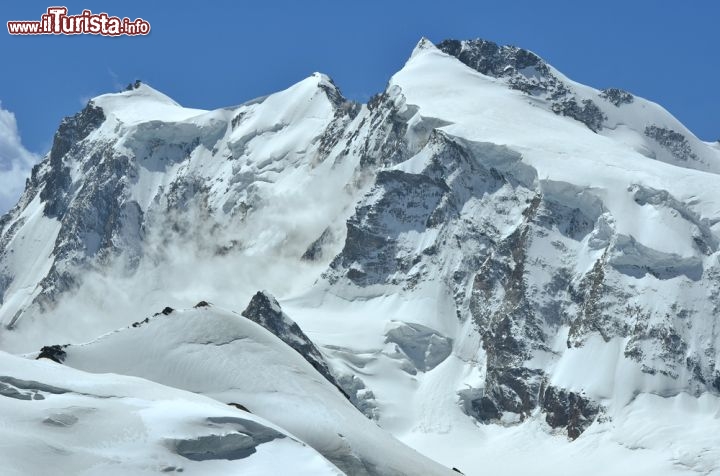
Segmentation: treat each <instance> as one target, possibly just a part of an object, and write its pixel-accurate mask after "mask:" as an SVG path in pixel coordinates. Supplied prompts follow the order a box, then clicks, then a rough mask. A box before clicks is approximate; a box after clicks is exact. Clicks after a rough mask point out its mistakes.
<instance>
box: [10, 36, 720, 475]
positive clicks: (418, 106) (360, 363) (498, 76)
mask: <svg viewBox="0 0 720 476" xmlns="http://www.w3.org/2000/svg"><path fill="white" fill-rule="evenodd" d="M719 172H720V149H719V148H718V146H717V144H708V143H705V142H702V141H700V140H699V139H698V138H696V137H695V136H694V135H693V134H692V133H691V132H690V131H689V130H687V129H686V128H685V127H684V126H683V125H682V124H681V123H680V122H679V121H677V120H676V119H675V118H674V117H672V115H670V114H669V113H668V112H667V111H665V110H664V109H663V108H662V107H660V106H659V105H657V104H654V103H652V102H649V101H646V100H644V99H642V98H640V97H637V96H635V95H633V94H631V93H629V92H626V91H622V90H620V89H617V88H607V89H604V90H596V89H594V88H590V87H587V86H584V85H581V84H578V83H576V82H574V81H572V80H571V79H569V78H567V77H566V76H564V75H563V74H562V73H561V72H560V71H558V70H557V69H555V68H554V67H553V66H552V65H550V64H548V63H547V62H546V61H545V60H543V59H542V58H541V57H540V56H539V55H537V54H535V53H533V52H530V51H527V50H524V49H522V48H518V47H511V46H501V45H497V44H495V43H492V42H490V41H485V40H469V41H456V40H448V41H443V42H440V43H438V44H437V45H435V44H433V43H432V42H431V41H430V40H428V39H423V40H421V41H420V42H419V43H418V45H417V47H416V48H415V50H414V51H413V52H412V54H411V56H410V58H409V59H408V61H407V62H406V64H405V65H404V66H403V68H402V69H401V70H400V71H398V72H397V73H396V74H394V75H393V76H392V77H391V78H390V80H389V82H388V85H387V87H386V88H385V90H384V91H382V92H381V93H379V94H377V95H375V96H373V97H372V98H371V99H370V100H369V101H368V102H367V103H366V104H358V103H356V102H353V101H349V100H347V99H345V98H344V97H343V96H342V94H341V93H340V91H339V89H338V88H337V86H336V85H335V84H334V83H333V82H332V81H331V80H330V79H329V78H328V77H327V76H325V75H322V74H313V75H311V76H309V77H308V78H305V79H304V80H302V81H300V82H298V83H297V84H295V85H293V86H291V87H289V88H288V89H286V90H284V91H280V92H278V93H275V94H271V95H269V96H265V97H262V98H258V99H255V100H252V101H248V102H246V103H243V104H240V105H238V106H235V107H229V108H224V109H219V110H215V111H201V110H196V109H187V108H183V107H182V106H180V105H178V104H177V103H175V102H174V101H172V100H171V99H169V98H168V97H167V96H165V95H163V94H162V93H160V92H158V91H155V90H153V89H152V88H150V87H149V86H146V85H142V84H139V85H137V87H134V86H133V87H132V88H130V89H129V90H128V91H124V92H122V93H117V94H108V95H103V96H99V97H97V98H94V99H93V100H92V101H91V103H89V104H88V106H87V107H86V108H85V109H84V110H83V111H81V112H80V113H79V114H78V115H76V116H74V117H72V118H69V119H67V120H66V121H64V122H63V124H62V126H61V127H60V129H59V131H58V134H57V136H56V141H55V145H54V147H53V150H52V151H51V153H50V154H49V155H48V157H46V159H45V160H44V161H43V162H42V163H41V164H40V165H38V166H37V167H36V168H35V170H34V172H33V176H32V177H31V179H30V181H29V182H28V187H27V189H26V191H25V193H24V194H23V196H22V198H21V199H20V202H19V203H18V206H17V207H15V208H14V209H13V210H12V211H11V212H10V213H9V214H8V215H6V216H5V217H3V218H2V220H0V294H1V295H2V305H1V306H0V319H1V320H2V323H3V324H4V325H5V326H6V327H8V328H11V330H7V329H4V330H3V333H2V334H1V335H0V337H1V340H0V346H2V348H3V349H12V350H14V351H16V352H18V353H20V352H29V351H37V350H38V349H41V348H43V346H44V348H43V350H42V353H41V355H38V356H39V357H41V358H40V359H39V360H40V361H43V362H47V361H48V360H55V361H56V362H57V361H59V362H64V363H65V364H66V365H70V366H77V367H79V368H82V369H85V370H92V371H97V372H117V373H120V374H130V375H139V376H142V377H144V378H148V379H151V380H156V381H158V382H160V383H163V384H166V385H172V386H177V387H179V388H181V389H185V390H191V391H193V392H199V393H202V394H205V395H208V396H210V397H212V398H214V399H216V400H220V401H221V402H223V403H231V404H234V405H237V406H238V407H243V408H247V409H248V410H250V411H252V412H253V413H254V414H257V415H260V416H264V417H266V418H267V419H268V420H270V421H273V422H274V423H277V424H279V426H280V427H281V428H283V429H285V430H287V432H289V433H292V434H294V435H297V436H298V437H299V438H301V439H302V440H303V441H305V442H307V443H308V444H310V445H311V446H312V447H313V448H315V449H316V450H318V451H319V452H320V453H322V454H323V455H324V456H326V457H327V458H328V459H330V460H331V461H332V462H333V463H335V464H337V465H338V466H339V467H340V468H341V469H344V470H347V472H348V473H351V474H357V473H359V474H363V472H367V473H370V474H374V473H378V474H384V473H383V471H386V470H387V471H386V473H387V472H389V473H390V474H392V471H396V472H398V473H399V474H427V471H430V470H434V469H433V468H437V467H436V466H434V465H432V463H429V462H428V461H427V460H425V459H422V458H421V459H417V458H418V456H417V455H416V454H415V453H412V452H410V451H409V450H408V449H407V447H405V446H403V445H401V444H400V443H399V442H398V441H397V440H395V439H392V438H390V439H388V438H389V437H388V434H387V433H388V432H389V433H391V434H393V435H395V436H396V437H397V438H399V439H401V440H402V441H403V442H404V443H407V444H408V445H410V446H412V447H413V448H415V449H418V450H419V451H421V452H422V453H423V454H425V455H428V456H430V457H432V458H433V459H435V460H437V461H439V462H441V463H442V464H444V465H445V466H447V467H453V466H455V467H458V468H459V469H461V470H463V471H464V472H465V473H466V474H477V473H480V474H482V473H490V474H524V473H526V472H527V466H528V461H531V462H532V463H531V464H532V467H533V471H535V472H536V473H537V474H556V473H557V467H558V464H560V463H559V462H561V463H562V464H563V465H565V466H568V467H570V468H573V470H574V471H575V472H577V473H583V474H603V473H605V474H606V473H616V474H623V473H624V472H627V467H630V466H632V467H633V468H645V469H643V470H642V471H646V473H645V474H648V475H654V474H675V473H677V474H686V473H688V472H690V471H695V472H700V473H704V474H712V473H713V471H715V472H717V471H718V470H719V469H720V467H719V466H718V463H717V462H718V461H720V454H719V453H718V450H717V448H720V441H719V440H718V436H717V432H716V431H715V430H714V428H715V426H717V409H718V405H719V404H720V403H719V402H720V400H719V399H718V393H719V392H720V365H719V364H718V349H720V332H718V328H719V322H720V321H718V316H720V307H719V305H718V303H719V302H720V261H719V260H718V258H719V257H720V250H719V244H720V198H719V197H718V194H717V193H716V191H717V190H718V189H720V174H719ZM258 289H268V290H270V291H271V292H272V293H273V295H275V296H277V297H278V299H277V300H276V299H275V298H273V297H272V295H270V294H269V293H268V292H262V293H259V294H258V293H257V290H258ZM200 299H204V300H206V301H207V302H212V303H214V304H215V305H217V307H214V306H210V305H205V304H203V305H198V307H197V308H196V309H193V310H191V311H172V310H171V309H169V308H168V310H167V312H163V313H160V314H158V315H157V316H155V317H152V318H148V319H147V320H142V321H139V322H138V323H136V324H137V325H136V326H135V327H130V328H129V329H125V330H122V331H120V332H114V330H115V329H117V328H123V326H128V325H130V324H131V322H132V321H133V320H136V319H138V317H137V316H149V315H151V314H153V312H154V311H157V310H158V309H162V308H163V306H165V305H167V303H173V305H172V306H173V307H174V308H178V309H183V308H190V307H191V306H193V305H194V304H195V303H196V302H197V301H198V300H200ZM248 302H250V303H251V305H250V306H248ZM280 304H282V308H281V307H280ZM221 309H234V310H236V311H239V310H242V309H246V311H245V315H247V316H248V317H249V318H250V319H252V320H254V321H256V322H258V323H260V324H261V326H258V325H256V324H254V323H252V322H250V321H249V320H247V319H245V318H243V317H240V316H239V315H237V314H234V313H227V312H224V311H221ZM288 316H290V317H291V318H292V320H290V317H288ZM263 327H264V329H263ZM268 329H269V331H268ZM108 332H110V334H107V335H106V336H105V337H103V338H100V339H96V338H97V336H98V335H101V334H103V333H108ZM48 335H52V337H51V338H48V337H47V336H48ZM308 336H309V337H310V338H312V341H311V340H310V338H308ZM88 341H90V344H87V345H83V346H80V345H70V346H65V344H66V343H73V344H78V343H80V342H88ZM138 342H141V343H142V345H140V344H138ZM53 343H59V344H63V345H60V346H52V345H48V344H53ZM288 344H289V345H288ZM32 355H33V356H34V355H35V354H32ZM14 378H17V379H19V380H22V381H25V382H30V381H37V382H41V383H44V382H43V381H42V380H41V379H37V378H32V376H31V375H28V376H27V377H22V376H14ZM333 378H334V379H335V380H333ZM331 382H332V383H337V384H339V386H340V387H341V388H343V390H344V391H345V392H346V393H347V394H348V395H349V396H350V399H351V401H352V403H353V404H354V405H355V406H356V407H357V409H360V410H361V411H362V413H364V414H365V416H367V417H370V419H372V421H371V420H370V419H367V418H364V417H363V415H362V414H360V413H359V412H358V411H357V409H356V408H353V406H352V405H351V404H350V402H348V400H347V398H345V397H344V396H343V395H342V393H341V392H340V391H338V389H337V388H336V387H335V386H333V384H332V383H331ZM16 383H17V382H16ZM45 383H47V384H48V385H52V382H45ZM3 385H4V386H3V387H2V388H3V392H5V393H6V394H7V395H6V397H8V398H9V399H10V398H13V397H12V396H10V395H22V396H23V397H20V398H25V399H29V400H23V401H35V400H32V399H33V398H35V397H34V395H41V396H43V397H46V398H45V399H46V400H49V398H47V396H46V395H45V394H44V393H42V392H40V391H38V392H35V391H34V390H33V389H32V388H30V387H27V388H20V387H18V386H15V385H14V384H12V383H11V382H9V381H4V382H3ZM23 385H24V384H23ZM55 386H57V387H58V388H65V387H62V386H60V385H55ZM35 390H37V389H35ZM18 401H20V400H18ZM333 412H337V413H333ZM338 415H339V416H338ZM71 420H72V418H65V417H58V418H55V419H54V420H53V421H55V423H56V424H58V425H62V424H69V422H70V421H71ZM687 422H691V423H687ZM376 423H377V425H379V426H380V427H382V428H383V430H384V431H381V430H379V429H378V428H377V425H376ZM340 435H342V436H340ZM363 435H366V436H363ZM200 436H203V435H194V436H192V438H190V439H192V440H197V441H194V442H193V443H187V444H185V443H183V444H182V445H180V447H181V448H182V449H183V451H185V450H187V451H186V453H187V455H190V456H192V457H193V458H202V454H205V453H208V454H209V450H208V451H206V449H207V448H208V447H210V446H217V447H218V448H220V449H223V448H225V449H227V450H228V453H229V454H236V453H235V451H236V450H237V451H240V452H243V451H245V450H243V449H242V448H244V445H245V444H246V443H249V441H248V440H247V439H245V438H242V437H237V436H234V437H231V438H230V439H229V440H227V441H224V440H222V441H221V440H214V439H213V440H207V439H201V438H199V437H200ZM283 440H285V439H276V440H273V441H272V442H268V443H262V444H260V445H259V446H258V448H259V450H258V452H257V453H258V454H260V453H262V451H261V450H262V448H263V445H270V444H283V443H281V441H283ZM398 445H400V446H398ZM176 447H177V445H176ZM637 448H642V449H643V450H642V451H637V450H636V449H637ZM668 448H672V451H669V450H668ZM223 451H224V450H223ZM500 456H502V457H500ZM253 457H254V456H253ZM185 459H186V460H188V459H187V458H185ZM188 461H193V460H192V459H190V460H188ZM623 465H625V466H623ZM628 465H630V466H628ZM418 467H420V468H421V469H420V470H418ZM389 468H391V469H389ZM428 468H429V469H428ZM437 470H438V472H442V471H443V470H442V468H439V469H437Z"/></svg>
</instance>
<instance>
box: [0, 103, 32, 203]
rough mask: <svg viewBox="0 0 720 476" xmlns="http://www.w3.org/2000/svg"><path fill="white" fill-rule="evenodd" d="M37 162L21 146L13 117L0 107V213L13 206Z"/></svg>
mask: <svg viewBox="0 0 720 476" xmlns="http://www.w3.org/2000/svg"><path fill="white" fill-rule="evenodd" d="M37 161H38V157H37V156H35V155H34V154H32V153H30V152H28V151H27V150H26V149H25V147H23V145H22V142H21V140H20V134H19V132H18V128H17V122H16V121H15V115H14V114H13V113H12V112H10V111H8V110H5V109H3V108H2V106H1V105H0V213H5V212H7V211H8V210H9V209H10V208H11V207H13V206H14V205H15V203H16V202H17V199H18V197H20V194H21V193H22V191H23V188H24V187H25V180H26V179H27V178H28V177H29V176H30V169H31V167H32V166H33V165H34V164H35V163H36V162H37Z"/></svg>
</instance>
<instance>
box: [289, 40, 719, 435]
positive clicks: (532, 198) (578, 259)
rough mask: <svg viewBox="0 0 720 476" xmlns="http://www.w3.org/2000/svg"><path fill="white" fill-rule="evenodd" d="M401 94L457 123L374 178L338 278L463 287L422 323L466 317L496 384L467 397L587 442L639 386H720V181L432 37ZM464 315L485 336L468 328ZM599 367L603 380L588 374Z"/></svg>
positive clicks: (371, 290) (381, 290) (330, 278)
mask: <svg viewBox="0 0 720 476" xmlns="http://www.w3.org/2000/svg"><path fill="white" fill-rule="evenodd" d="M389 90H391V91H394V94H396V95H397V96H402V98H403V100H404V102H405V104H406V105H407V107H408V108H411V109H412V110H414V111H415V117H414V118H411V119H410V122H412V121H413V120H417V119H416V117H418V116H420V117H431V118H434V119H435V120H437V121H439V122H441V123H445V124H446V125H444V126H441V127H439V128H437V129H436V132H435V133H434V134H433V135H431V137H430V140H429V142H428V143H427V145H426V146H425V147H424V148H423V149H422V150H421V151H420V152H419V153H418V154H416V155H415V156H413V157H411V158H410V159H408V160H407V161H405V162H403V163H401V164H398V165H396V166H394V167H391V168H388V169H386V170H382V171H380V172H379V173H378V174H377V177H376V180H375V183H374V185H373V187H372V188H371V190H370V191H369V192H368V193H367V194H366V195H365V196H364V197H363V199H362V200H361V201H360V203H359V205H358V206H357V207H356V212H355V215H354V216H353V217H351V218H350V220H348V222H347V239H346V242H345V246H344V248H343V250H342V252H341V253H340V254H339V255H338V256H337V257H336V258H335V259H334V260H333V262H332V263H331V265H330V270H329V271H328V272H327V273H326V274H325V275H324V277H325V281H326V283H327V286H328V289H331V290H333V292H335V293H336V294H338V295H340V296H342V297H344V298H346V299H350V300H353V299H356V298H357V297H358V296H364V297H366V298H367V297H373V296H382V295H385V294H387V293H388V291H390V290H392V291H391V292H398V293H402V294H403V295H404V296H405V299H408V300H414V299H416V298H417V296H420V299H422V296H427V295H430V296H436V295H438V294H441V293H443V292H445V293H448V295H449V296H452V299H453V301H454V306H451V307H450V308H448V309H446V310H444V311H443V312H442V314H438V315H436V316H431V315H430V316H428V315H425V316H424V317H422V318H419V319H418V317H416V319H418V320H417V321H416V322H422V324H424V325H429V326H430V327H431V328H435V329H439V328H442V327H447V323H446V321H447V320H448V319H453V320H454V319H457V320H459V324H460V325H459V326H458V327H459V328H460V329H462V330H460V332H461V334H460V335H459V336H458V335H452V334H451V335H450V336H448V337H454V338H455V339H456V340H457V341H458V345H460V346H462V347H456V352H457V353H458V354H460V355H462V356H463V357H464V358H465V359H471V360H472V361H476V362H477V363H478V364H479V366H480V369H479V371H480V372H481V374H483V377H482V379H481V381H480V382H475V383H469V384H468V386H469V388H467V389H466V390H464V391H462V392H460V393H459V394H458V397H459V398H460V400H461V402H462V403H463V405H464V408H465V409H466V411H467V413H468V414H470V415H472V416H473V417H474V418H476V419H478V420H480V421H482V422H492V421H495V422H519V421H524V420H526V419H527V418H529V417H531V416H532V415H534V414H535V413H536V412H537V411H538V410H539V411H540V412H542V413H543V414H544V415H545V419H546V421H547V423H548V424H550V425H551V426H553V427H564V428H565V430H566V431H567V434H568V436H569V437H571V438H576V437H577V436H579V435H580V434H581V433H582V431H584V430H585V429H586V428H587V427H588V426H589V425H590V424H591V423H592V422H593V421H594V420H595V419H596V418H598V417H599V416H600V415H602V414H603V412H605V410H608V411H610V410H609V409H611V408H619V407H622V406H623V405H625V404H627V403H629V402H630V401H632V400H633V399H634V398H635V397H636V396H637V394H639V393H642V392H650V393H656V394H660V395H664V396H671V395H677V394H679V393H682V392H686V391H687V392H691V393H693V394H696V395H699V394H701V393H703V392H707V391H710V392H717V391H719V390H720V387H719V386H718V383H720V373H718V369H717V357H718V354H717V349H718V346H720V336H719V335H718V333H717V329H716V328H717V322H718V321H717V316H718V313H717V307H716V303H715V299H714V297H710V298H708V296H717V295H718V292H719V291H720V287H719V286H720V283H719V282H718V266H719V264H718V256H719V255H718V250H717V245H716V244H717V240H718V234H717V228H716V226H715V225H716V224H717V223H718V220H719V219H720V214H719V212H720V202H718V198H717V196H716V194H715V193H714V192H713V190H716V189H717V187H718V186H719V185H720V177H718V175H716V174H711V173H706V172H699V171H695V170H691V169H688V168H682V167H677V166H674V165H669V164H664V163H658V162H657V161H655V160H652V159H649V158H647V157H645V156H643V155H642V154H639V153H637V152H635V151H633V150H631V149H629V148H628V147H627V146H626V145H625V144H624V143H618V142H615V141H612V140H610V139H609V138H608V137H604V136H602V135H600V134H596V133H595V132H594V131H592V130H590V129H589V128H588V127H585V125H583V124H578V123H576V122H574V121H570V122H569V121H568V120H567V119H566V118H564V117H561V116H558V115H555V114H549V113H548V111H547V110H546V109H545V108H539V107H535V106H533V104H532V103H531V102H529V100H528V97H527V95H526V93H524V92H519V91H514V90H508V88H507V85H506V84H505V83H504V82H503V81H498V80H497V79H494V78H490V77H488V76H485V75H482V74H479V73H477V72H475V71H473V70H472V69H470V68H468V67H467V66H466V65H464V64H463V63H462V62H461V61H458V60H457V59H456V58H454V57H452V56H449V55H447V54H445V53H443V52H441V51H440V50H438V49H437V48H435V47H434V46H432V45H431V44H429V43H427V42H421V44H420V45H419V46H418V48H417V49H416V50H415V52H414V53H413V56H412V58H411V59H410V60H409V61H408V63H407V64H406V65H405V67H404V68H403V69H402V70H401V71H400V72H399V73H397V74H396V75H395V76H393V78H392V79H391V81H390V88H389ZM708 293H709V294H708ZM358 306H362V304H358ZM414 317H415V316H414ZM387 319H388V320H389V319H390V318H389V317H388V318H387ZM420 319H421V320H420ZM466 320H471V321H472V322H473V323H474V327H475V329H476V331H477V332H478V333H479V336H480V340H479V341H478V340H472V339H471V340H469V341H468V340H467V339H465V338H464V333H465V332H466V331H465V327H464V326H463V325H462V323H463V322H464V321H466ZM301 323H302V321H301ZM456 332H457V331H456ZM464 341H466V342H468V346H465V345H463V344H462V343H463V342H464ZM375 346H376V347H375V349H377V350H379V349H380V348H381V347H377V346H378V343H377V342H376V343H375ZM473 346H474V348H473ZM367 350H368V349H363V352H367ZM598 360H599V361H600V362H602V363H601V364H600V365H599V367H600V368H602V369H603V373H598V371H595V372H592V371H591V367H592V368H594V367H595V366H596V365H598ZM471 365H472V364H471ZM603 375H604V376H606V377H603ZM375 394H376V396H377V397H380V395H379V394H378V392H375ZM572 415H575V416H574V417H573V416H572ZM381 422H382V419H381Z"/></svg>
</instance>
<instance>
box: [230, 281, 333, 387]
mask: <svg viewBox="0 0 720 476" xmlns="http://www.w3.org/2000/svg"><path fill="white" fill-rule="evenodd" d="M242 316H243V317H246V318H247V319H250V320H251V321H253V322H255V323H256V324H260V325H261V326H263V327H264V328H265V329H267V330H269V331H270V332H272V333H273V334H275V335H276V336H277V337H279V338H280V340H282V341H283V342H285V343H286V344H287V345H289V346H290V347H292V348H293V349H295V350H296V351H297V352H298V353H299V354H300V355H302V356H303V357H304V358H305V360H307V361H308V362H309V363H310V365H312V366H313V367H314V368H315V370H317V371H318V372H320V374H321V375H322V376H323V377H325V378H326V379H327V380H328V381H329V382H330V383H332V384H333V385H335V386H336V387H337V388H338V390H340V392H342V393H343V394H345V392H344V391H343V390H342V389H341V388H340V385H339V384H338V382H337V380H336V379H335V376H334V375H333V374H332V372H331V371H330V369H329V367H328V365H327V363H326V362H325V359H324V358H323V356H322V354H321V353H320V351H319V350H318V348H317V347H315V344H313V342H312V341H311V340H310V338H309V337H308V336H307V335H305V333H304V332H303V331H302V329H300V326H298V325H297V324H296V323H295V322H294V321H293V320H292V319H290V317H288V315H287V314H285V313H284V312H283V310H282V308H281V307H280V304H279V303H278V302H277V299H275V297H274V296H273V295H271V294H270V293H268V292H267V291H258V292H257V293H256V294H255V295H254V296H253V297H252V299H251V300H250V304H248V306H247V308H245V310H244V311H243V312H242Z"/></svg>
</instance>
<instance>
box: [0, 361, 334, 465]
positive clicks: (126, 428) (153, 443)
mask: <svg viewBox="0 0 720 476" xmlns="http://www.w3.org/2000/svg"><path fill="white" fill-rule="evenodd" d="M0 399H2V411H1V413H2V420H3V425H2V429H0V433H2V437H3V441H4V444H3V445H2V446H1V447H0V454H2V460H3V470H2V472H3V474H7V475H25V474H44V473H47V472H52V471H60V472H62V473H64V474H88V475H91V474H97V475H100V474H112V475H121V474H139V475H141V474H158V473H169V474H177V473H182V474H197V475H213V474H228V473H235V472H237V473H241V474H254V475H261V474H268V472H271V473H275V474H289V473H292V474H307V475H316V474H323V475H340V474H343V473H342V472H340V471H339V470H338V469H337V468H336V467H335V466H333V465H332V464H331V463H329V462H328V461H327V460H326V459H325V458H323V457H322V456H320V455H319V454H318V453H317V452H315V451H314V450H313V449H312V448H310V447H308V446H307V445H305V444H304V443H302V442H301V441H299V440H298V439H297V438H295V437H293V436H291V435H289V434H288V433H287V432H285V431H283V430H281V429H280V428H278V427H276V426H274V425H273V424H271V423H268V422H267V421H265V420H263V419H262V418H260V417H258V416H256V415H252V414H250V413H247V412H245V411H240V410H237V409H235V408H233V407H230V406H228V405H223V404H221V403H219V402H217V401H215V400H212V399H210V398H207V397H203V396H200V395H196V394H193V393H190V392H185V391H182V390H178V389H173V388H169V387H165V386H162V385H159V384H157V383H154V382H150V381H147V380H143V379H139V378H134V377H126V376H121V375H96V374H89V373H86V372H81V371H78V370H74V369H71V368H67V367H64V366H61V365H58V364H56V363H53V362H50V361H47V360H44V359H43V360H40V361H32V360H27V359H24V358H20V357H16V356H12V355H10V354H7V353H5V352H0Z"/></svg>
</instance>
